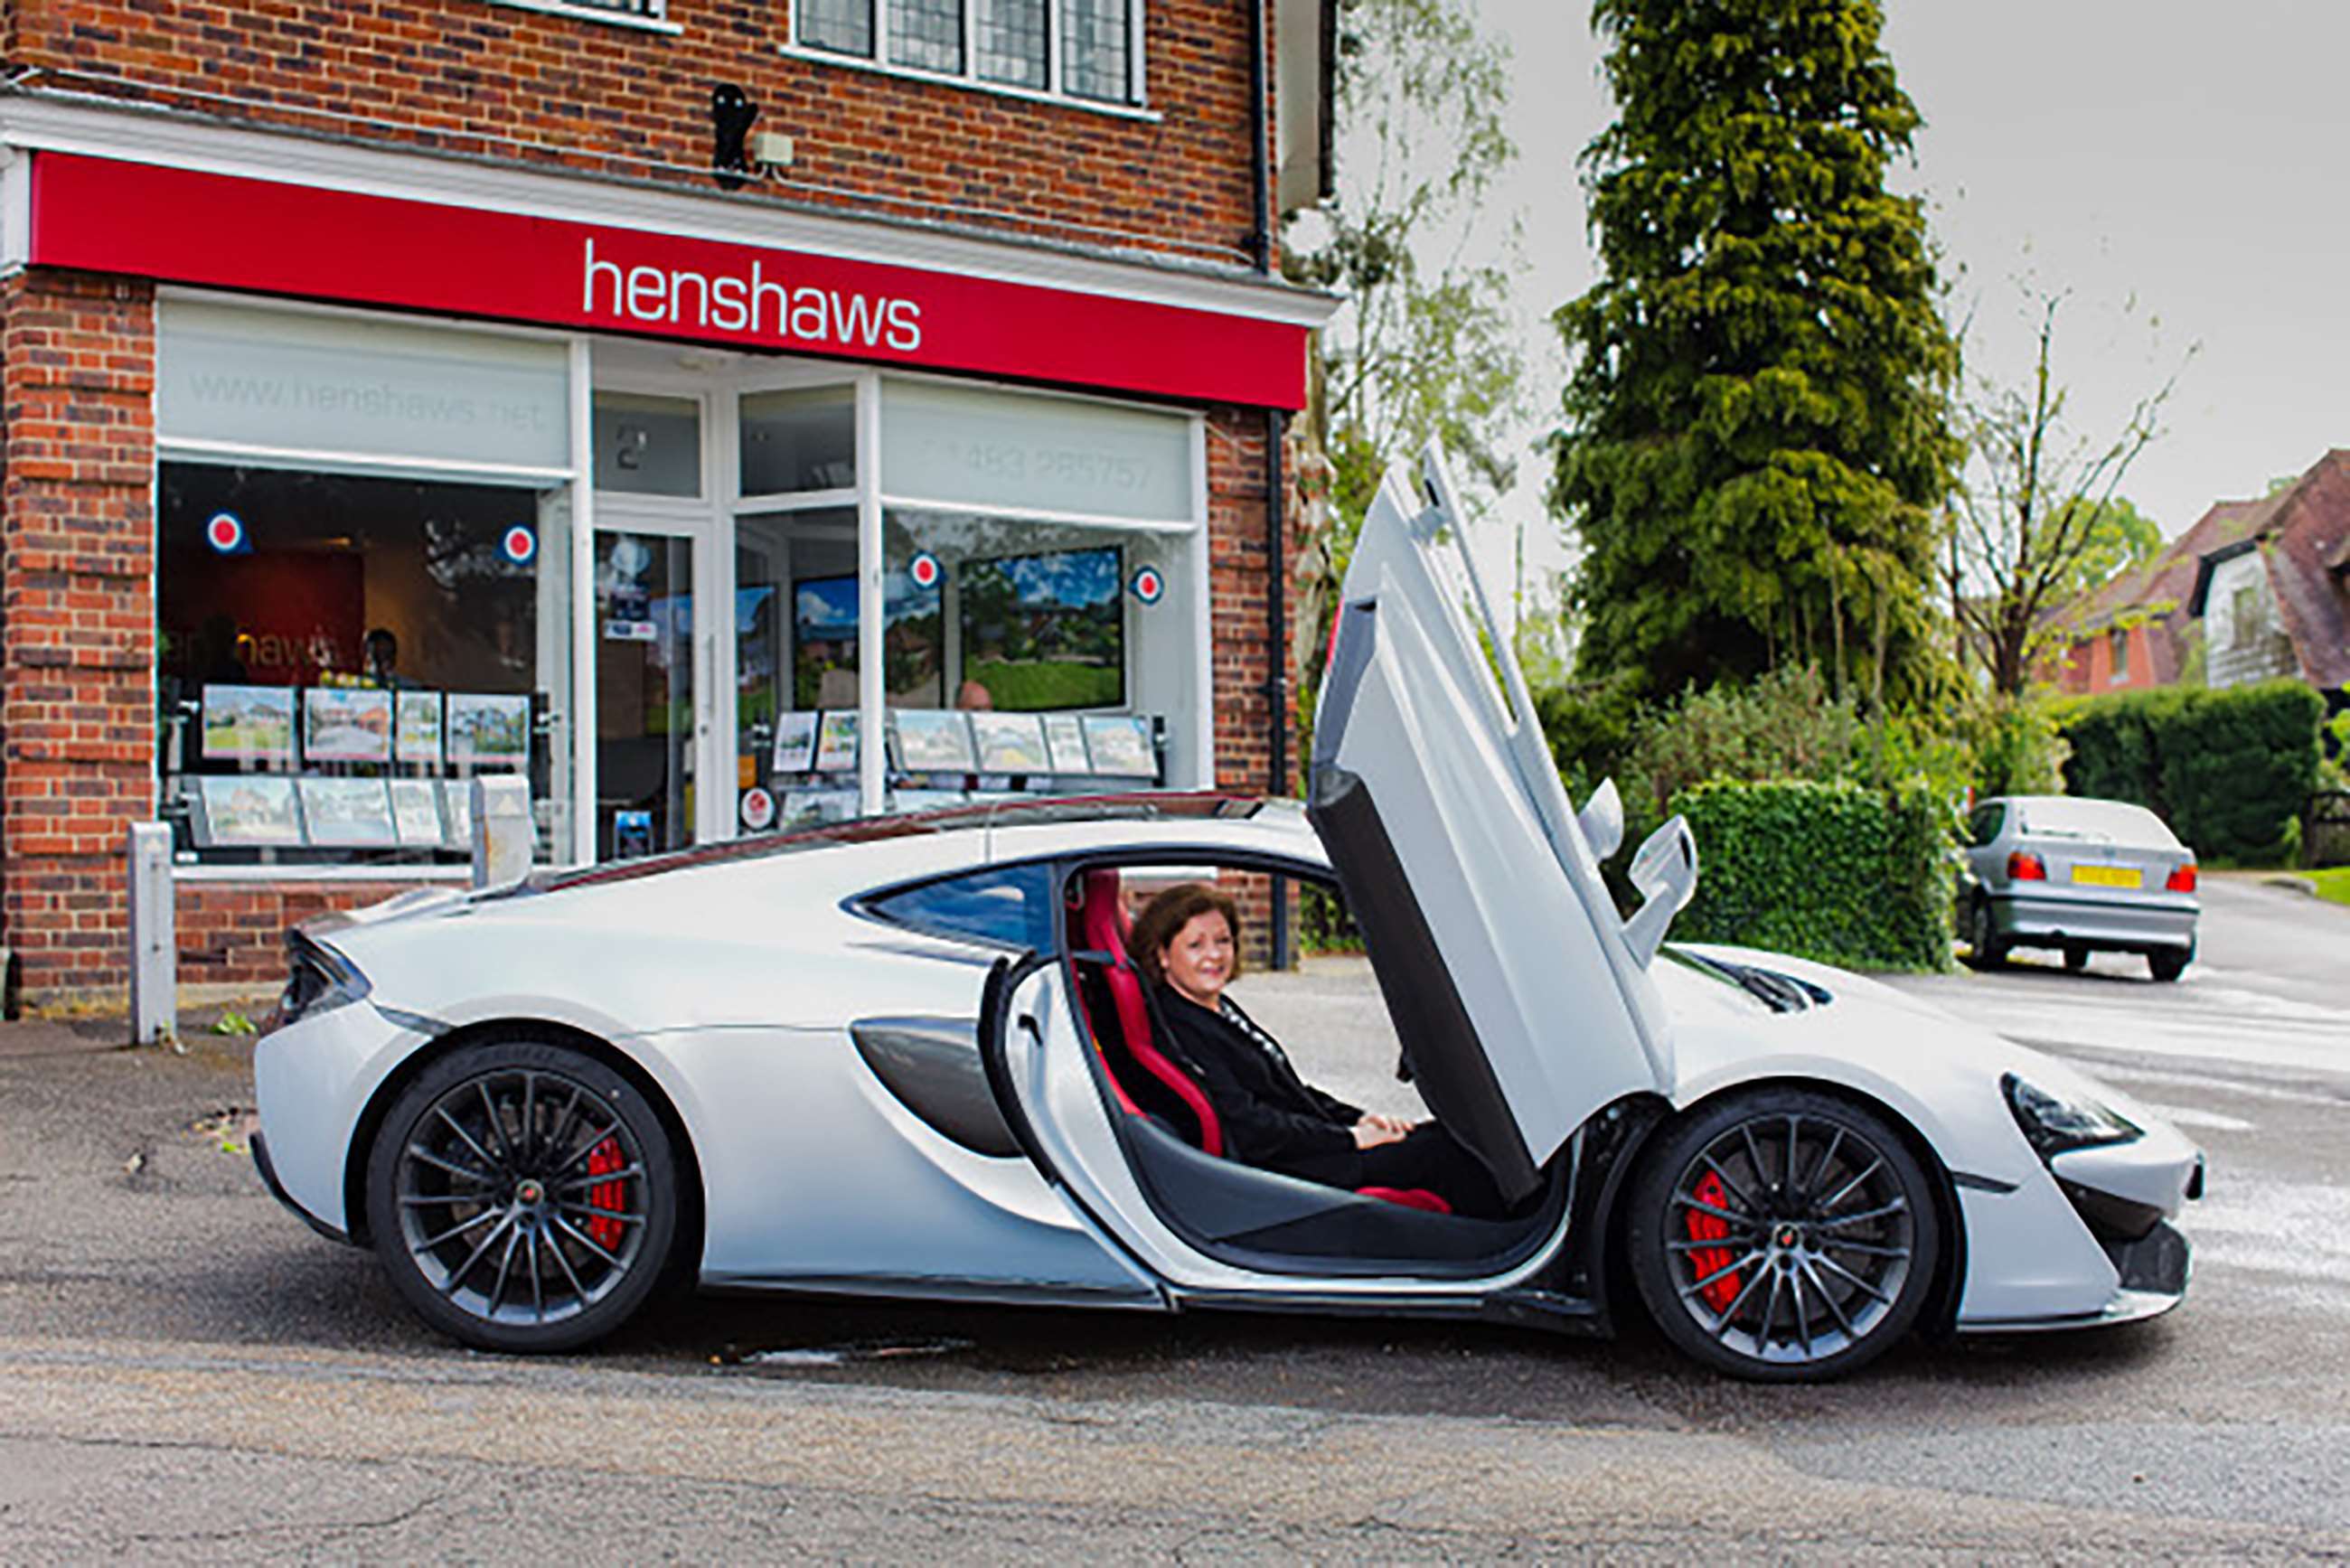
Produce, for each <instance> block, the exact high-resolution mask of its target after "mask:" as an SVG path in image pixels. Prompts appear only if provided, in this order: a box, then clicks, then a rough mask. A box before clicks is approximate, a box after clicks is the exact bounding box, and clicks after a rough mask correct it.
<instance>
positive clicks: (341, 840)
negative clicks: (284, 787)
mask: <svg viewBox="0 0 2350 1568" xmlns="http://www.w3.org/2000/svg"><path fill="white" fill-rule="evenodd" d="M378 695H380V696H388V695H390V693H388V692H380V693H378ZM389 706H390V705H389V704H387V705H386V711H387V716H388V715H389ZM300 783H301V787H302V820H303V822H304V824H305V825H307V828H308V830H309V836H310V844H311V846H312V847H313V848H326V847H348V848H378V847H381V846H387V845H393V844H398V843H399V842H400V829H399V828H398V826H395V825H394V823H393V820H392V815H391V794H390V791H388V790H386V789H385V788H384V783H383V780H381V779H329V778H317V777H314V776H311V775H309V774H305V775H304V776H303V777H302V779H301V781H300Z"/></svg>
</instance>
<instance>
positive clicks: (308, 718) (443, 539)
mask: <svg viewBox="0 0 2350 1568" xmlns="http://www.w3.org/2000/svg"><path fill="white" fill-rule="evenodd" d="M159 500H160V505H159V514H160V516H159V538H160V550H159V559H158V562H157V570H156V606H157V620H158V633H159V635H158V638H157V649H158V652H157V666H158V698H159V702H160V712H159V715H158V718H159V723H158V739H159V757H158V772H159V774H161V779H162V809H163V812H164V815H166V817H167V819H168V820H170V821H172V823H173V825H174V826H175V828H176V830H177V839H178V846H179V848H180V849H181V851H182V856H183V858H186V859H192V860H195V861H200V862H206V863H214V864H230V865H255V864H267V865H306V864H307V865H321V864H323V865H337V864H350V863H368V862H377V863H387V864H415V863H429V862H434V861H448V862H457V861H462V860H463V859H464V858H465V857H466V856H467V854H468V852H469V842H470V826H469V824H470V809H469V808H470V801H471V790H470V781H471V779H472V778H473V775H474V774H484V773H504V774H515V773H519V774H523V775H524V776H525V777H527V778H528V780H529V781H530V786H531V797H532V800H533V803H534V810H535V811H536V820H537V822H538V826H539V830H540V831H539V839H540V842H539V846H538V849H539V853H540V855H541V856H542V857H550V858H566V857H567V856H568V850H569V846H570V842H571V840H570V836H569V826H568V825H569V812H570V782H569V781H570V773H569V767H568V751H569V730H568V724H567V717H566V716H567V713H568V711H569V707H570V704H569V701H568V687H567V670H568V669H569V664H568V659H567V647H568V642H569V625H570V618H569V615H568V612H567V604H568V595H567V581H566V579H565V577H564V575H563V563H565V562H566V561H567V560H568V558H569V555H570V545H569V534H570V524H569V514H568V504H567V487H560V486H558V487H556V488H553V489H548V490H544V491H533V490H530V489H526V488H521V487H515V486H506V485H493V484H480V483H456V482H447V481H435V480H416V479H390V478H373V477H360V476H356V475H348V474H338V473H317V472H297V471H292V470H285V469H271V468H259V467H225V466H213V465H210V464H202V463H189V462H164V463H163V464H162V465H161V470H160V474H159Z"/></svg>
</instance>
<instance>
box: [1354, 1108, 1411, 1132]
mask: <svg viewBox="0 0 2350 1568" xmlns="http://www.w3.org/2000/svg"><path fill="white" fill-rule="evenodd" d="M1363 1119H1364V1120H1365V1121H1367V1122H1368V1123H1370V1124H1371V1125H1372V1126H1373V1127H1385V1128H1387V1130H1388V1131H1389V1132H1391V1133H1393V1134H1395V1135H1396V1137H1403V1136H1404V1135H1405V1134H1406V1133H1409V1131H1411V1126H1412V1124H1411V1123H1409V1121H1406V1120H1405V1119H1404V1118H1403V1117H1401V1116H1388V1115H1387V1114H1386V1113H1385V1112H1382V1111H1365V1112H1364V1113H1363Z"/></svg>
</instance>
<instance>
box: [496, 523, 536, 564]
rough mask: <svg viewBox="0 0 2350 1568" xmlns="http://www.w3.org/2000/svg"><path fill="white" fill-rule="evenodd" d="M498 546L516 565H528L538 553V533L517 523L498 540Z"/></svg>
mask: <svg viewBox="0 0 2350 1568" xmlns="http://www.w3.org/2000/svg"><path fill="white" fill-rule="evenodd" d="M498 548H499V549H501V550H503V551H504V552H505V556H506V559H507V560H509V561H512V562H513V563H514V564H515V566H529V565H530V563H531V561H532V560H533V559H534V558H535V557H536V556H537V555H538V535H537V534H536V533H535V532H533V531H532V530H531V529H529V528H527V527H525V526H524V525H523V524H520V523H517V524H515V525H514V526H513V527H511V528H509V529H507V530H506V532H505V537H504V538H502V539H500V540H499V541H498Z"/></svg>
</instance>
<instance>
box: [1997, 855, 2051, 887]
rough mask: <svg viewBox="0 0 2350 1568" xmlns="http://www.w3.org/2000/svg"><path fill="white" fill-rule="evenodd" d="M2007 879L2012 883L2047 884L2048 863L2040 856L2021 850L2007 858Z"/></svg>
mask: <svg viewBox="0 0 2350 1568" xmlns="http://www.w3.org/2000/svg"><path fill="white" fill-rule="evenodd" d="M2007 879H2008V880H2009V881H2011V882H2045V881H2046V880H2048V863H2047V862H2046V861H2044V860H2043V859H2041V858H2040V857H2039V856H2037V855H2033V854H2031V853H2029V852H2028V851H2025V850H2022V849H2019V850H2017V851H2016V852H2015V853H2014V854H2012V855H2010V856H2009V857H2007Z"/></svg>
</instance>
